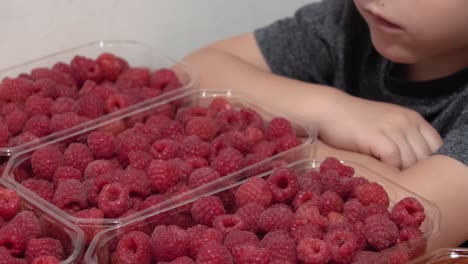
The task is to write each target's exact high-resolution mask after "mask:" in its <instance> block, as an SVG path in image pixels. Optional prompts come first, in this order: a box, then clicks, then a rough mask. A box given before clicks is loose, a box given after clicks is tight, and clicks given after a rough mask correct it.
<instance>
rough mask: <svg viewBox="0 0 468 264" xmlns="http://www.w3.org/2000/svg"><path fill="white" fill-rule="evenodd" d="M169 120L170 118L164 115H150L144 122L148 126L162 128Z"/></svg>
mask: <svg viewBox="0 0 468 264" xmlns="http://www.w3.org/2000/svg"><path fill="white" fill-rule="evenodd" d="M170 121H171V119H170V118H169V117H167V116H165V115H152V116H150V117H149V118H148V119H147V120H146V123H145V124H146V125H147V126H150V127H154V128H157V129H162V128H164V127H165V126H167V124H169V122H170Z"/></svg>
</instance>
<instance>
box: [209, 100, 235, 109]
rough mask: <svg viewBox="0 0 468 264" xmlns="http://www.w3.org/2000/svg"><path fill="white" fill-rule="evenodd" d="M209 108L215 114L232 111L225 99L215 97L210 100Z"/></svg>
mask: <svg viewBox="0 0 468 264" xmlns="http://www.w3.org/2000/svg"><path fill="white" fill-rule="evenodd" d="M209 108H210V109H212V110H215V111H217V112H221V111H223V110H228V109H232V106H231V104H230V103H229V101H228V100H227V99H226V98H225V97H215V98H213V100H211V102H210V105H209Z"/></svg>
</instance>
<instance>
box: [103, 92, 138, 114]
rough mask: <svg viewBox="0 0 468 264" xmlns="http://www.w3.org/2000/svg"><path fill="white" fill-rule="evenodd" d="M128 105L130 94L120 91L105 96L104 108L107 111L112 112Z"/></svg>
mask: <svg viewBox="0 0 468 264" xmlns="http://www.w3.org/2000/svg"><path fill="white" fill-rule="evenodd" d="M130 105H132V99H131V98H130V96H128V95H125V94H122V93H115V94H113V95H110V96H109V97H107V98H106V101H105V103H104V109H105V110H106V112H107V113H112V112H116V111H119V110H121V109H124V108H127V107H129V106H130Z"/></svg>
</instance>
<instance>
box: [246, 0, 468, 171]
mask: <svg viewBox="0 0 468 264" xmlns="http://www.w3.org/2000/svg"><path fill="white" fill-rule="evenodd" d="M255 37H256V39H257V43H258V45H259V47H260V49H261V51H262V53H263V56H264V57H265V59H266V61H267V63H268V64H269V66H270V68H271V70H272V71H273V73H275V74H278V75H282V76H287V77H290V78H293V79H297V80H301V81H306V82H311V83H319V84H323V85H329V86H333V87H336V88H338V89H341V90H343V91H346V92H347V93H349V94H352V95H354V96H358V97H361V98H366V99H370V100H375V101H381V102H388V103H394V104H398V105H401V106H404V107H407V108H410V109H413V110H415V111H417V112H418V113H420V114H421V115H422V116H423V117H424V118H425V119H426V120H427V121H428V122H430V123H431V124H432V126H433V127H434V128H435V129H436V130H437V131H438V132H439V133H440V135H441V136H442V137H443V139H444V144H443V146H442V147H441V148H440V149H439V150H438V151H437V153H438V154H443V155H447V156H450V157H452V158H455V159H457V160H459V161H461V162H463V163H464V164H466V165H468V68H467V69H465V70H463V71H460V72H458V73H455V74H453V75H451V76H448V77H445V78H441V79H436V80H431V81H423V82H413V81H406V80H404V78H401V77H400V76H401V74H400V72H399V71H401V67H399V66H400V65H397V64H393V63H392V62H390V61H388V60H386V59H385V58H384V57H382V56H381V55H380V54H379V53H377V52H376V50H375V49H374V48H373V46H372V43H371V40H370V35H369V30H368V27H367V25H366V23H365V21H364V20H363V19H362V17H361V16H360V14H359V13H358V11H357V10H356V8H355V6H354V4H353V1H348V0H345V1H343V0H325V1H323V2H320V3H312V4H308V5H306V6H304V7H302V8H301V9H299V10H298V11H297V12H296V14H295V16H294V17H290V18H285V19H282V20H278V21H276V22H275V23H273V24H271V25H269V26H267V27H264V28H261V29H257V30H256V31H255Z"/></svg>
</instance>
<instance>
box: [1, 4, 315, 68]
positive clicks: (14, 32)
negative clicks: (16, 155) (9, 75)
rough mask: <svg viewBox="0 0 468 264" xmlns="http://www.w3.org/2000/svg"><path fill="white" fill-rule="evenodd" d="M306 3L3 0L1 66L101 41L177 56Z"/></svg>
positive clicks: (276, 17) (252, 26) (277, 16)
mask: <svg viewBox="0 0 468 264" xmlns="http://www.w3.org/2000/svg"><path fill="white" fill-rule="evenodd" d="M316 1H317V0H316ZM309 2H314V1H313V0H255V1H254V0H136V1H130V0H99V1H98V0H39V1H29V0H1V1H0V68H5V67H9V66H12V65H16V64H20V63H22V62H26V61H29V60H31V59H35V58H38V57H41V56H45V55H48V54H51V53H54V52H57V51H60V50H63V49H66V48H70V47H74V46H77V45H79V44H82V43H87V42H90V41H93V40H101V39H126V40H129V39H130V40H137V41H141V42H145V43H148V44H151V45H153V46H155V47H156V48H157V49H159V50H160V51H161V52H163V53H165V54H167V55H169V56H170V57H173V58H175V59H178V58H180V57H182V56H183V55H184V54H186V53H187V52H189V51H191V50H193V49H195V48H197V47H200V46H202V45H204V44H206V43H209V42H212V41H215V40H217V39H222V38H224V37H227V36H230V35H233V34H237V33H242V32H247V31H252V30H253V29H255V28H257V27H260V26H263V25H267V24H269V23H271V22H273V21H274V20H276V19H278V18H282V17H285V16H290V15H293V14H294V11H295V10H296V9H297V8H298V7H300V6H302V5H304V4H306V3H309Z"/></svg>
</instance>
